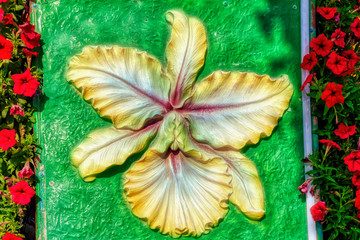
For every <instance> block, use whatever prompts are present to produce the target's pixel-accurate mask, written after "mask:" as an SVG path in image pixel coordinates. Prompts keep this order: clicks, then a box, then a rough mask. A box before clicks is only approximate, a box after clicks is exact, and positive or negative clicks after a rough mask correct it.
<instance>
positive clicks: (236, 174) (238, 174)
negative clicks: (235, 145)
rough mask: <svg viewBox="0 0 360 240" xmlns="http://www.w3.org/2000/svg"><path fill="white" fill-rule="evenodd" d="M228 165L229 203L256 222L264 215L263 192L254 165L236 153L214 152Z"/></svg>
mask: <svg viewBox="0 0 360 240" xmlns="http://www.w3.org/2000/svg"><path fill="white" fill-rule="evenodd" d="M216 153H217V155H218V156H219V157H221V158H222V159H224V160H225V161H226V162H227V163H228V165H229V173H230V174H231V175H232V182H231V185H232V187H233V193H232V195H231V197H230V202H231V203H233V204H234V205H235V206H236V207H238V209H239V210H240V211H241V212H243V213H244V214H245V215H246V216H247V217H249V218H251V219H254V220H258V219H261V218H262V217H263V216H264V214H265V201H264V191H263V187H262V184H261V182H260V178H259V175H258V172H257V170H256V167H255V165H254V164H253V163H252V162H251V161H250V160H249V159H247V158H246V157H244V156H243V155H242V154H240V153H239V152H236V151H216Z"/></svg>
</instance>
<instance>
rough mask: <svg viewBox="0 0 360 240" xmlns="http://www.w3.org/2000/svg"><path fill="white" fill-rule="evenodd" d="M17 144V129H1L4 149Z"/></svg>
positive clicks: (0, 145) (0, 135) (1, 141)
mask: <svg viewBox="0 0 360 240" xmlns="http://www.w3.org/2000/svg"><path fill="white" fill-rule="evenodd" d="M15 144H16V140H15V129H12V130H7V129H3V130H1V131H0V148H1V149H2V150H3V151H6V150H8V149H9V148H11V147H12V146H14V145H15Z"/></svg>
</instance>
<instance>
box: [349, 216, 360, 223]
mask: <svg viewBox="0 0 360 240" xmlns="http://www.w3.org/2000/svg"><path fill="white" fill-rule="evenodd" d="M351 219H352V220H354V221H356V222H358V223H360V221H359V220H357V219H356V218H354V217H351Z"/></svg>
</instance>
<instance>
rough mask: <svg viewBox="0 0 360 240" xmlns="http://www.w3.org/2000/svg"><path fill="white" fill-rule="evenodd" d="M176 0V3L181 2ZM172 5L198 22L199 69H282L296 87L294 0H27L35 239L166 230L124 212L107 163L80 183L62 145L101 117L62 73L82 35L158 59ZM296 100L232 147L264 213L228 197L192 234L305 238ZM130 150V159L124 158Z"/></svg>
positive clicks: (86, 40)
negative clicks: (36, 84) (203, 49)
mask: <svg viewBox="0 0 360 240" xmlns="http://www.w3.org/2000/svg"><path fill="white" fill-rule="evenodd" d="M181 2H182V3H181ZM174 8H179V9H182V10H183V11H185V12H186V13H187V14H190V15H194V16H197V17H199V18H200V19H201V20H202V21H203V22H204V24H205V27H206V30H207V35H208V42H209V51H208V55H207V60H206V64H205V67H204V70H203V72H202V74H201V76H200V78H201V77H203V76H206V75H208V74H210V73H211V72H213V71H214V70H217V69H221V70H241V71H253V72H257V73H259V74H263V73H266V74H270V75H271V76H273V77H275V76H278V75H280V74H288V75H289V76H290V78H291V80H292V82H293V85H294V87H295V89H299V87H300V24H299V23H300V12H299V8H300V6H299V1H298V0H287V1H275V0H241V1H240V0H238V1H235V0H229V1H215V0H214V1H205V0H204V1H203V0H196V1H195V0H186V1H179V0H169V1H160V0H157V1H155V0H146V1H145V0H143V1H139V0H132V1H129V0H128V1H125V0H116V1H115V0H113V1H111V0H77V1H74V0H41V1H38V4H37V5H34V6H33V9H34V12H33V16H34V18H35V19H36V21H37V22H36V25H37V27H38V31H39V32H40V33H41V34H42V40H43V45H42V46H43V55H42V60H41V62H39V64H40V65H41V64H42V65H43V69H44V86H43V90H44V93H45V96H44V97H42V98H41V99H40V103H39V104H40V112H39V114H38V116H37V117H38V125H37V134H38V137H39V141H40V143H41V146H42V149H41V161H42V162H41V165H40V168H39V171H38V177H39V179H40V183H39V185H38V188H37V189H38V196H39V204H38V212H37V223H38V227H37V228H38V235H41V237H42V238H41V239H42V240H46V239H48V240H64V239H67V240H72V239H80V240H89V239H96V240H114V239H169V237H168V236H163V235H161V234H160V233H159V232H154V231H152V230H150V229H149V228H148V227H147V226H145V225H144V224H143V223H142V222H141V221H139V219H137V218H136V217H135V216H133V215H132V213H131V211H130V209H129V208H128V207H127V205H126V203H125V201H124V198H123V196H122V192H123V186H122V184H121V177H122V173H123V172H124V171H125V170H126V169H127V168H128V167H129V166H130V164H131V161H129V162H128V163H126V164H125V165H124V166H121V167H115V168H112V169H111V170H109V171H107V172H106V173H104V174H102V175H101V176H100V178H98V179H97V180H96V181H95V182H93V183H85V182H83V181H82V180H81V178H80V177H79V176H78V174H77V172H76V169H74V168H73V167H72V166H71V164H70V160H69V152H70V150H71V149H72V148H73V147H74V146H75V145H76V144H77V143H79V141H82V139H84V138H85V137H86V135H87V134H88V133H89V132H91V131H92V130H93V129H95V128H97V127H100V126H104V125H108V124H109V123H108V122H106V121H104V120H103V119H101V118H100V117H99V116H98V114H97V113H96V112H95V111H94V110H93V109H92V108H91V107H90V106H89V105H88V104H87V103H85V102H84V101H83V100H82V99H81V98H80V97H79V95H78V94H77V93H76V92H75V91H74V89H73V88H72V87H71V86H70V85H69V84H68V83H67V81H66V80H65V74H66V69H67V66H68V63H69V59H70V58H71V57H72V56H74V55H75V54H79V53H80V52H81V50H82V48H83V47H85V46H87V45H99V44H103V45H105V44H107V45H111V44H118V45H120V46H131V47H136V48H138V49H141V50H144V51H147V52H149V53H150V54H152V55H154V56H156V57H157V58H158V59H160V60H161V61H162V62H163V63H164V50H165V46H166V42H167V40H168V38H169V34H170V29H169V27H168V26H167V24H166V21H165V13H166V11H167V10H169V9H174ZM301 112H302V110H301V101H300V93H299V91H297V90H296V91H295V93H294V96H293V98H292V101H291V105H290V108H289V109H288V111H287V112H286V113H285V115H284V117H283V119H282V120H281V121H280V124H279V126H278V127H277V128H276V129H275V132H274V133H273V135H272V136H271V137H270V138H268V139H263V140H262V141H261V142H260V143H259V144H257V145H256V146H250V147H247V148H246V149H243V150H242V151H243V152H244V153H245V155H246V156H247V157H249V158H250V159H252V160H253V161H254V162H255V164H256V165H257V167H258V170H259V174H260V178H261V181H262V183H263V185H264V189H265V195H266V217H265V218H264V219H263V220H262V221H260V222H256V221H251V220H249V219H247V218H245V217H244V216H243V215H242V214H241V213H239V212H238V211H237V210H236V209H235V208H234V207H233V206H231V207H230V211H229V213H228V215H227V216H226V217H225V219H224V220H223V221H222V222H221V223H220V225H219V226H218V227H216V228H215V229H214V230H213V231H211V232H210V233H209V234H208V235H203V236H202V237H201V239H211V240H212V239H215V240H216V239H249V240H250V239H251V240H255V239H306V238H307V234H306V215H305V201H304V198H303V197H302V196H299V192H298V191H297V187H298V186H299V185H300V184H301V183H302V178H303V164H302V163H301V162H300V159H301V158H302V152H303V149H302V119H301V118H302V113H301ZM133 160H135V158H133V159H132V161H133Z"/></svg>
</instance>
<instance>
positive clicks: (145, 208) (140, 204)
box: [124, 150, 231, 237]
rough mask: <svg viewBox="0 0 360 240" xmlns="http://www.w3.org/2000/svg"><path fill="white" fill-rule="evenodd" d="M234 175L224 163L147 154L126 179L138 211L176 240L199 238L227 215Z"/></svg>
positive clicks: (152, 226) (134, 205)
mask: <svg viewBox="0 0 360 240" xmlns="http://www.w3.org/2000/svg"><path fill="white" fill-rule="evenodd" d="M230 181H231V177H230V176H229V174H228V173H227V165H226V163H225V162H224V161H222V160H220V159H213V160H209V161H207V162H204V161H202V160H199V159H197V158H196V157H192V156H185V155H184V154H183V153H182V152H181V151H180V152H178V153H177V154H173V153H170V154H167V155H165V154H161V153H159V152H157V151H153V150H148V151H147V152H146V153H145V156H144V157H143V158H142V159H141V160H139V161H137V162H135V163H134V165H133V166H132V167H131V168H130V169H129V170H128V172H127V173H126V175H125V184H124V188H125V192H126V197H127V200H128V202H129V203H130V205H131V208H132V211H133V213H134V214H135V215H136V216H137V217H139V218H141V219H143V220H145V221H147V222H148V224H149V225H150V228H152V229H159V230H160V232H161V233H163V234H169V235H170V236H172V237H179V236H181V235H184V236H200V235H201V234H202V233H207V232H208V231H210V229H211V228H212V227H213V226H215V225H217V224H218V222H219V220H220V219H221V218H223V217H224V216H225V214H226V213H227V211H228V203H227V201H228V198H229V196H230V194H231V187H230Z"/></svg>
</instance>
